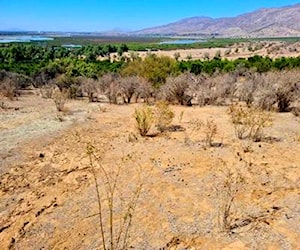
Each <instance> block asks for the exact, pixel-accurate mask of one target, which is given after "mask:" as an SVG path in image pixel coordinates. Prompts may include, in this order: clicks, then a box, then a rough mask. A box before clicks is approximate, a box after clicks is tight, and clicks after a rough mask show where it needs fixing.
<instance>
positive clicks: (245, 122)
mask: <svg viewBox="0 0 300 250" xmlns="http://www.w3.org/2000/svg"><path fill="white" fill-rule="evenodd" d="M228 113H229V115H230V119H231V122H232V123H233V125H234V130H235V134H236V136H237V138H239V139H245V138H250V139H252V140H253V141H261V139H262V138H263V136H264V134H263V129H264V128H265V127H270V126H271V125H272V120H273V119H272V118H271V116H270V114H269V113H266V112H263V111H261V110H258V109H256V108H253V107H250V108H247V107H242V106H241V105H238V104H234V105H231V106H230V107H229V110H228Z"/></svg>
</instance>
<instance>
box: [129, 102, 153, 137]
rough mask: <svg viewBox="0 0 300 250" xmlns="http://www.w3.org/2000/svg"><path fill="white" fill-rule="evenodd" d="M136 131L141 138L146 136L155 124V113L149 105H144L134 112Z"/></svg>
mask: <svg viewBox="0 0 300 250" xmlns="http://www.w3.org/2000/svg"><path fill="white" fill-rule="evenodd" d="M134 118H135V122H136V123H135V124H136V129H137V130H138V132H139V134H140V135H141V136H146V135H147V133H148V132H149V130H150V128H151V126H152V124H153V120H154V119H153V111H152V108H150V107H149V106H147V105H142V106H141V107H139V108H136V109H135V111H134Z"/></svg>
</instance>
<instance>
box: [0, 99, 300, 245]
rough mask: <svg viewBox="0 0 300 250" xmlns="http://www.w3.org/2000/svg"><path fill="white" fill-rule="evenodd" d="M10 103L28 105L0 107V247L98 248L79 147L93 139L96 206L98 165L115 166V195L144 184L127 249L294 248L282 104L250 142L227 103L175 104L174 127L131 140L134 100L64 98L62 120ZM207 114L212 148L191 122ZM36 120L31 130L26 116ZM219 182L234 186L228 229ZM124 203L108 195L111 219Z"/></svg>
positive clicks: (293, 171) (295, 215) (294, 173)
mask: <svg viewBox="0 0 300 250" xmlns="http://www.w3.org/2000/svg"><path fill="white" fill-rule="evenodd" d="M15 104H17V105H20V106H21V107H24V106H26V105H28V106H27V107H26V108H24V109H23V110H26V111H27V112H28V113H27V115H24V114H23V113H22V112H20V111H15V110H13V109H11V110H8V111H5V112H4V111H3V113H1V130H0V134H1V143H2V144H1V157H2V160H1V161H2V164H1V176H0V199H1V200H0V201H1V202H0V242H1V243H0V244H1V247H0V249H9V248H10V249H101V237H100V226H99V218H98V205H97V196H96V191H95V184H94V181H93V175H92V172H91V168H90V164H89V157H88V155H87V151H86V147H87V145H91V144H92V145H93V146H94V148H95V149H96V154H97V155H98V156H101V161H100V162H101V165H100V164H99V163H98V162H95V163H94V166H95V171H96V176H97V180H98V183H99V189H100V190H99V191H100V195H101V198H102V199H103V200H102V202H103V205H105V204H106V203H105V202H106V200H105V191H104V190H103V189H104V187H105V183H104V182H103V174H102V172H101V166H102V167H104V168H105V169H106V170H107V171H108V173H113V171H115V170H117V169H121V170H120V177H119V179H118V182H117V190H118V191H117V196H122V197H124V200H123V202H124V203H126V201H128V200H129V199H130V198H131V197H132V192H134V191H135V190H136V187H137V185H138V184H140V183H142V184H143V187H142V192H141V195H140V197H139V200H138V202H137V207H136V209H135V210H134V212H133V220H132V227H131V234H130V239H129V243H130V244H129V246H130V247H132V248H134V249H160V248H161V249H297V247H298V246H299V245H297V244H298V243H299V236H300V227H299V225H300V213H299V212H300V211H299V202H300V198H299V195H300V193H299V191H300V189H299V184H300V182H299V180H300V179H299V177H300V172H299V168H300V165H299V164H300V123H299V118H296V117H294V116H292V115H291V114H290V113H284V114H274V118H275V119H274V125H273V127H272V128H269V129H267V130H266V131H265V133H266V136H268V138H267V139H266V140H265V141H263V142H260V143H251V142H249V141H239V140H238V139H236V138H235V136H234V130H233V128H232V125H231V124H230V122H229V117H228V115H227V113H226V107H204V108H198V107H173V109H174V111H175V113H176V117H175V119H174V122H173V123H174V125H180V126H181V127H182V128H184V129H182V130H183V131H176V132H169V133H167V134H165V135H157V136H154V135H155V133H156V131H155V129H153V130H152V131H151V134H153V136H151V137H147V138H140V137H135V136H134V135H133V134H134V132H135V128H134V119H133V112H134V108H135V107H136V105H127V106H107V107H106V112H103V110H104V109H103V108H101V110H102V111H100V107H99V105H95V104H87V103H84V102H71V103H69V104H68V109H69V113H68V114H67V115H66V116H64V120H65V121H63V122H59V121H57V120H56V117H57V114H56V111H55V109H54V108H53V106H52V105H53V104H51V103H50V102H48V101H45V100H42V99H40V100H39V102H36V101H35V102H33V101H32V100H31V101H30V98H29V99H22V100H20V101H19V103H15ZM15 104H10V105H11V106H12V105H15ZM41 105H42V106H41ZM43 105H44V106H43ZM40 107H48V109H47V112H46V111H45V110H43V109H41V108H40ZM38 110H39V112H38ZM182 111H183V112H184V113H183V118H182V120H180V119H179V117H180V113H181V112H182ZM8 117H9V118H8ZM31 117H33V118H31ZM209 117H211V118H213V119H214V120H215V121H216V122H217V124H218V135H217V137H216V138H215V139H214V142H215V147H207V146H206V145H205V143H204V141H203V139H204V136H205V135H204V133H203V128H202V127H201V128H200V129H199V130H195V129H193V128H195V122H192V121H193V120H195V119H201V120H203V121H205V120H206V119H207V118H209ZM56 122H57V123H56ZM43 123H44V124H45V126H42V127H43V129H40V130H38V129H37V128H38V127H39V126H36V125H34V124H43ZM54 124H55V125H54ZM32 127H34V129H33V130H34V131H35V132H34V133H33V132H32V133H30V132H29V131H31V128H32ZM21 131H25V132H23V134H20V133H21ZM19 135H20V136H19ZM25 135H30V136H27V137H26V136H25ZM23 136H25V138H24V139H23ZM20 137H22V139H20ZM18 138H19V139H18ZM16 142H18V144H16ZM7 149H9V150H10V153H8V154H7V152H8V151H9V150H7ZM16 156H18V157H16ZM4 158H5V159H6V160H5V161H3V160H4ZM240 177H241V178H240ZM228 183H230V184H228ZM228 185H229V187H230V188H231V190H237V192H236V193H235V194H236V195H235V196H234V201H233V203H232V208H231V209H230V214H229V215H228V224H229V226H230V229H228V228H225V227H224V208H225V207H226V205H227V204H228V201H229V200H230V197H231V196H230V194H229V193H230V192H229V189H228ZM122 204H123V203H122V202H121V203H119V202H116V203H115V210H113V211H114V214H115V216H116V217H115V223H117V222H118V219H119V218H122V217H123V216H124V213H123V212H122V211H124V210H122ZM103 209H104V214H103V219H104V231H105V232H107V230H108V225H109V224H108V223H107V221H106V219H107V216H108V211H107V210H106V208H105V207H104V208H103ZM117 225H119V224H117Z"/></svg>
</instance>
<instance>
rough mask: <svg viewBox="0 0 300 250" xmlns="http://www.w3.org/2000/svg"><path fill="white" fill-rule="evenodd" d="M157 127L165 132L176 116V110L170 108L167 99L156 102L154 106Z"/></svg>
mask: <svg viewBox="0 0 300 250" xmlns="http://www.w3.org/2000/svg"><path fill="white" fill-rule="evenodd" d="M154 117H155V127H156V128H157V129H158V130H159V131H160V132H164V131H166V130H167V128H168V126H169V125H170V124H171V122H172V120H173V118H174V112H173V111H172V110H171V109H170V106H169V104H168V103H167V102H165V101H159V102H157V103H156V104H155V108H154Z"/></svg>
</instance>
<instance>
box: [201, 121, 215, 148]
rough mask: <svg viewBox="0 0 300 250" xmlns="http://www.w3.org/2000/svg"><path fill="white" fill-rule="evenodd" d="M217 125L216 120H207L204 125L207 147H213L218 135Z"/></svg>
mask: <svg viewBox="0 0 300 250" xmlns="http://www.w3.org/2000/svg"><path fill="white" fill-rule="evenodd" d="M217 131H218V130H217V123H216V122H215V120H214V119H207V120H206V123H205V125H204V133H205V143H206V145H207V146H209V147H212V146H213V140H214V137H215V136H216V134H217Z"/></svg>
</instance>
